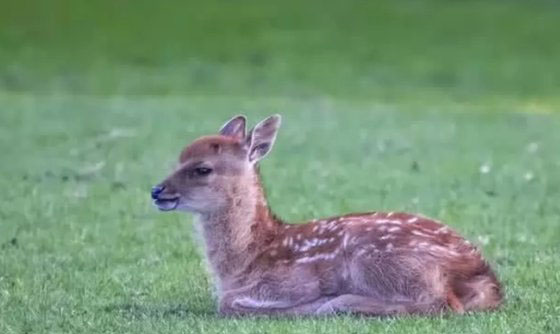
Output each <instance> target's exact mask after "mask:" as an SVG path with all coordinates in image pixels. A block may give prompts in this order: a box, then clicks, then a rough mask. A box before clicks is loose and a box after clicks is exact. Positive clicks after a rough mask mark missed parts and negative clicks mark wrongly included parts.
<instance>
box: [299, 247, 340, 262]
mask: <svg viewBox="0 0 560 334" xmlns="http://www.w3.org/2000/svg"><path fill="white" fill-rule="evenodd" d="M338 252H339V250H338V249H337V250H335V251H334V252H332V253H319V254H315V255H313V256H306V257H302V258H299V259H297V260H296V263H309V262H314V261H319V260H332V259H334V258H335V257H336V256H337V255H338Z"/></svg>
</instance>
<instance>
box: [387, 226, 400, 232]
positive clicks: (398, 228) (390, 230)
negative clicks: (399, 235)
mask: <svg viewBox="0 0 560 334" xmlns="http://www.w3.org/2000/svg"><path fill="white" fill-rule="evenodd" d="M400 230H401V228H400V227H398V226H393V227H391V228H390V229H388V230H387V232H390V233H394V232H398V231H400Z"/></svg>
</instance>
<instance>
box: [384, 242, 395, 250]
mask: <svg viewBox="0 0 560 334" xmlns="http://www.w3.org/2000/svg"><path fill="white" fill-rule="evenodd" d="M392 249H393V244H392V243H388V244H387V245H386V246H385V250H387V251H390V250H392Z"/></svg>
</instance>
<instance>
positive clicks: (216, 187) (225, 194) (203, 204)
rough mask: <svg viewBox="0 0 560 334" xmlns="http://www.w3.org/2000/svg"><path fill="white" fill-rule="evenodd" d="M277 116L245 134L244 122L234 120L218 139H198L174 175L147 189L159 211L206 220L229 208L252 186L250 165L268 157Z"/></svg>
mask: <svg viewBox="0 0 560 334" xmlns="http://www.w3.org/2000/svg"><path fill="white" fill-rule="evenodd" d="M280 123H281V118H280V115H273V116H270V117H268V118H266V119H265V120H263V121H261V122H260V123H258V124H257V125H256V126H255V127H254V128H253V129H252V130H251V131H249V133H248V134H246V119H245V117H244V116H241V115H240V116H236V117H234V118H232V119H231V120H230V121H228V122H227V123H226V124H224V126H223V127H222V128H221V129H220V131H219V134H218V135H211V136H204V137H201V138H198V139H197V140H195V141H194V142H193V143H192V144H190V145H189V146H187V147H186V148H185V149H184V150H183V151H182V152H181V154H180V156H179V162H178V165H177V167H176V168H175V170H174V171H173V172H172V173H171V175H169V176H168V177H167V178H166V179H165V180H164V181H163V182H161V183H159V184H158V185H156V186H154V187H153V188H152V194H151V195H152V199H153V200H154V204H155V205H156V206H157V207H158V208H159V209H160V210H162V211H171V210H181V211H188V212H193V213H198V214H209V213H212V212H216V211H220V210H221V209H224V208H226V207H230V206H231V205H232V201H233V200H234V199H235V198H239V197H240V196H244V195H248V196H250V195H251V194H244V193H246V192H249V191H251V187H248V185H250V184H251V183H254V182H258V179H257V178H256V173H257V172H256V165H257V164H258V162H259V161H260V160H261V159H262V158H264V157H265V156H266V155H267V154H268V152H270V150H271V148H272V146H273V144H274V141H275V139H276V134H277V132H278V129H279V127H280Z"/></svg>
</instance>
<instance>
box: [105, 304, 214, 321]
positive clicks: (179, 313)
mask: <svg viewBox="0 0 560 334" xmlns="http://www.w3.org/2000/svg"><path fill="white" fill-rule="evenodd" d="M103 311H105V312H108V313H117V314H119V315H122V316H125V317H128V318H134V319H145V318H184V317H188V316H213V315H215V311H214V310H210V309H204V308H197V307H192V306H188V305H185V304H175V305H173V304H172V305H150V304H134V303H130V304H114V305H107V306H105V307H103Z"/></svg>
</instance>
